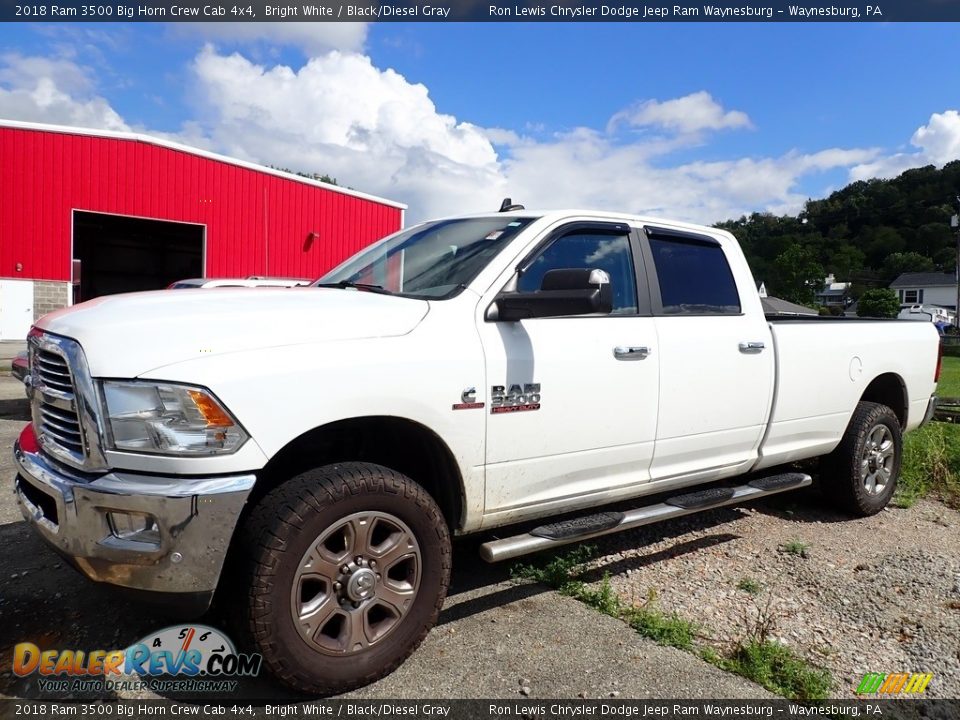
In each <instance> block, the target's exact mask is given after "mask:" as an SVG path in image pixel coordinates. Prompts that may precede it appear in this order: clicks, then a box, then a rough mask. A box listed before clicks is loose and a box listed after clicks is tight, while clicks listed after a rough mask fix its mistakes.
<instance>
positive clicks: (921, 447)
mask: <svg viewBox="0 0 960 720" xmlns="http://www.w3.org/2000/svg"><path fill="white" fill-rule="evenodd" d="M937 395H939V396H940V397H960V358H954V357H945V358H944V359H943V368H942V369H941V372H940V382H939V384H938V385H937ZM928 496H932V497H936V498H939V499H940V500H942V501H943V502H945V503H946V504H947V505H950V506H951V507H954V508H960V425H958V424H953V423H943V422H932V423H929V424H928V425H926V426H925V427H922V428H920V429H919V430H915V431H914V432H911V433H908V434H907V435H906V436H905V437H904V439H903V466H902V467H901V469H900V482H899V485H898V488H897V494H896V496H895V497H894V500H893V501H894V504H896V505H898V506H899V507H911V506H913V505H914V503H916V502H917V500H919V499H920V498H923V497H928Z"/></svg>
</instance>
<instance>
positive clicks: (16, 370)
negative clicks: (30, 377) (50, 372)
mask: <svg viewBox="0 0 960 720" xmlns="http://www.w3.org/2000/svg"><path fill="white" fill-rule="evenodd" d="M28 365H29V361H28V359H27V351H26V350H24V351H23V352H18V353H17V356H16V357H15V358H14V359H13V362H12V363H11V365H10V373H11V374H12V375H13V376H14V377H15V378H16V379H17V380H19V381H20V382H24V379H25V378H26V377H27V372H28Z"/></svg>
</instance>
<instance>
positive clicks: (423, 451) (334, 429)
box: [247, 415, 464, 532]
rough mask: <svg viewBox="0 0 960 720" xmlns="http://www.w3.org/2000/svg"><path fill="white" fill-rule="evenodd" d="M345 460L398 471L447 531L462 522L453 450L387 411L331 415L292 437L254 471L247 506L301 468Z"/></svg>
mask: <svg viewBox="0 0 960 720" xmlns="http://www.w3.org/2000/svg"><path fill="white" fill-rule="evenodd" d="M351 461H352V462H370V463H375V464H377V465H383V466H384V467H388V468H390V469H392V470H395V471H397V472H399V473H403V474H404V475H406V476H407V477H409V478H410V479H412V480H414V481H415V482H417V483H418V484H419V485H421V486H422V487H423V488H424V489H425V490H426V491H427V492H428V493H429V494H430V495H431V497H433V499H434V500H435V501H436V503H437V505H438V506H439V507H440V510H441V512H442V513H443V517H444V519H445V520H446V522H447V526H448V527H449V528H450V530H451V532H453V531H454V530H457V529H459V528H460V527H461V526H462V523H463V510H464V485H463V477H462V475H461V473H460V467H459V465H458V464H457V462H456V460H455V458H454V455H453V452H452V451H451V450H450V448H449V447H448V446H447V444H446V442H444V441H443V439H442V438H441V437H440V436H439V435H437V433H436V432H434V431H433V430H431V429H430V428H428V427H427V426H425V425H423V424H421V423H419V422H416V421H414V420H409V419H407V418H401V417H395V416H389V415H375V416H365V417H356V418H349V419H342V420H337V421H335V422H332V423H328V424H326V425H321V426H319V427H316V428H313V429H312V430H308V431H306V432H304V433H303V434H301V435H299V436H298V437H296V438H294V439H293V440H291V441H290V442H288V443H287V444H286V445H285V446H284V447H282V448H281V449H280V450H279V451H278V452H277V453H276V454H274V456H273V457H272V458H271V459H270V461H269V462H268V463H267V464H266V465H265V466H264V467H263V469H262V470H260V471H258V472H257V482H256V483H255V485H254V487H253V491H252V492H251V494H250V497H249V498H248V502H247V508H248V509H249V508H252V507H253V506H255V505H256V504H257V503H258V502H259V500H260V499H261V498H262V497H264V496H265V495H266V494H267V493H269V492H270V491H271V490H273V489H274V488H275V487H277V486H278V485H280V484H281V483H283V482H284V481H286V480H289V479H290V478H292V477H295V476H296V475H298V474H300V473H302V472H305V471H307V470H310V469H311V468H315V467H319V466H321V465H330V464H333V463H337V462H351Z"/></svg>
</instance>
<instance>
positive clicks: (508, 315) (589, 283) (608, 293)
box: [490, 268, 613, 322]
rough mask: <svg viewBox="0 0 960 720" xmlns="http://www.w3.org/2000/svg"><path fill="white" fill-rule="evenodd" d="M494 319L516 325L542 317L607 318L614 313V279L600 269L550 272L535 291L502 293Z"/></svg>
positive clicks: (573, 269)
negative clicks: (598, 316) (601, 316)
mask: <svg viewBox="0 0 960 720" xmlns="http://www.w3.org/2000/svg"><path fill="white" fill-rule="evenodd" d="M496 308H497V311H496V313H495V314H493V313H491V316H490V319H491V320H502V321H505V322H516V321H517V320H526V319H529V318H539V317H563V316H567V315H594V314H601V315H607V314H609V313H610V312H611V311H612V310H613V290H612V288H611V287H610V276H609V275H608V274H607V273H606V272H605V271H604V270H600V269H599V268H593V269H591V268H570V269H562V270H549V271H547V273H546V274H545V275H544V276H543V281H542V282H541V283H540V289H539V290H537V291H535V292H525V293H519V292H509V293H501V294H500V295H499V296H498V297H497V300H496Z"/></svg>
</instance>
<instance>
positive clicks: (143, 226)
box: [73, 212, 204, 303]
mask: <svg viewBox="0 0 960 720" xmlns="http://www.w3.org/2000/svg"><path fill="white" fill-rule="evenodd" d="M203 235H204V227H203V226H202V225H191V224H189V223H180V222H169V221H166V220H145V219H143V218H133V217H124V216H120V215H104V214H103V213H92V212H74V214H73V257H74V259H75V260H79V261H80V268H79V274H80V284H79V287H77V286H74V298H73V301H74V302H75V303H77V302H81V301H83V300H90V299H91V298H95V297H99V296H101V295H114V294H116V293H123V292H135V291H138V290H161V289H163V288H165V287H167V285H169V284H170V283H172V282H175V281H176V280H182V279H184V278H190V277H202V276H203ZM75 264H76V263H75ZM74 281H76V277H75V278H74ZM77 290H79V297H78V296H77V295H78V293H77Z"/></svg>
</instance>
